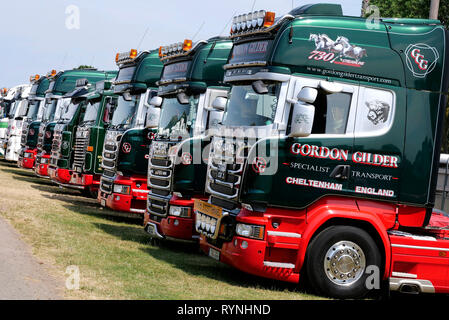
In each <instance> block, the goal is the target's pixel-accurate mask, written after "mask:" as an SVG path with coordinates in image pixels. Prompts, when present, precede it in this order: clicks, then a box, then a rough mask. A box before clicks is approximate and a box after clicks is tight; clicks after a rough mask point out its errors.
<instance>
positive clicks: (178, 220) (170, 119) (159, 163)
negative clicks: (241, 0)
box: [144, 37, 232, 242]
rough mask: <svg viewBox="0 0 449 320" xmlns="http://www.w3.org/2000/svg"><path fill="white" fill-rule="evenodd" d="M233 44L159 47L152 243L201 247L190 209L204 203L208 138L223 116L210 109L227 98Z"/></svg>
mask: <svg viewBox="0 0 449 320" xmlns="http://www.w3.org/2000/svg"><path fill="white" fill-rule="evenodd" d="M231 49H232V41H230V40H229V39H227V38H220V37H214V38H211V39H209V40H207V41H199V42H197V43H196V44H194V45H193V44H192V42H191V41H190V40H186V41H184V43H178V44H174V45H171V46H167V47H161V60H162V61H163V62H164V71H163V75H162V78H161V80H160V81H159V88H158V97H155V98H153V102H152V103H153V104H154V105H156V106H158V107H160V108H161V117H160V121H159V127H158V131H157V134H156V137H155V141H154V142H153V145H152V147H151V151H150V161H149V163H148V186H149V189H150V191H149V193H148V201H147V212H146V214H145V219H144V226H145V230H146V231H147V232H148V233H149V234H150V236H151V237H152V238H153V239H163V240H173V241H188V242H197V241H198V233H196V232H195V230H194V225H195V221H194V215H193V212H192V207H193V203H194V199H195V198H200V199H205V193H204V184H205V180H206V169H207V163H206V162H204V159H203V158H202V154H207V153H208V149H207V147H208V145H209V142H210V137H211V136H212V135H213V134H214V130H215V128H216V126H217V124H218V123H219V122H220V121H221V118H222V115H223V112H222V110H215V109H213V108H212V106H211V104H212V101H214V100H215V98H216V97H226V96H227V94H228V89H229V88H228V86H226V85H224V84H223V76H224V69H223V66H224V64H225V63H226V62H227V60H228V58H229V55H230V52H231Z"/></svg>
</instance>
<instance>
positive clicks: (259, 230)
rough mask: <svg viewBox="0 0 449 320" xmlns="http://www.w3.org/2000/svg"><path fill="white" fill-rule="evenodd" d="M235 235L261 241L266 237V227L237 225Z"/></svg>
mask: <svg viewBox="0 0 449 320" xmlns="http://www.w3.org/2000/svg"><path fill="white" fill-rule="evenodd" d="M235 233H236V234H238V235H239V236H242V237H246V238H252V239H259V240H261V239H263V237H264V227H263V226H258V225H255V224H244V223H237V225H236V226H235Z"/></svg>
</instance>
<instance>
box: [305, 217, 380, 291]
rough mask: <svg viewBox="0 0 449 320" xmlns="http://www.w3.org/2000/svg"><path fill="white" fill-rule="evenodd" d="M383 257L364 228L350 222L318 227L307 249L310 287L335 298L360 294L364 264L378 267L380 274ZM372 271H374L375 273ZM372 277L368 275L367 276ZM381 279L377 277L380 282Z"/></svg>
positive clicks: (365, 280)
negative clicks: (318, 230)
mask: <svg viewBox="0 0 449 320" xmlns="http://www.w3.org/2000/svg"><path fill="white" fill-rule="evenodd" d="M381 263H382V257H381V254H380V252H379V248H378V247H377V245H376V243H375V242H374V240H373V239H372V238H371V236H370V235H369V234H368V233H367V232H366V231H364V230H362V229H359V228H356V227H352V226H332V227H329V228H327V229H325V230H323V231H321V232H320V233H319V234H318V235H317V236H316V238H314V239H313V241H312V242H311V243H310V245H309V247H308V249H307V262H306V269H307V270H306V271H307V276H308V280H309V281H310V284H311V285H312V287H313V288H314V289H315V290H316V291H317V292H318V293H319V294H323V295H326V296H330V297H333V298H338V299H350V298H363V297H364V296H366V295H367V294H368V293H369V292H370V291H371V289H372V288H371V287H370V286H367V284H366V283H367V278H368V276H371V277H372V276H373V274H374V273H372V272H370V273H367V270H366V269H367V267H370V269H369V270H370V271H371V270H372V268H373V267H372V266H375V267H377V269H375V270H377V271H379V272H378V273H377V274H378V275H379V277H382V268H381ZM377 274H375V275H377ZM370 280H371V279H370ZM380 281H381V279H378V283H380Z"/></svg>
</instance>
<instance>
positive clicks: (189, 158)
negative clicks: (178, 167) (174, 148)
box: [181, 152, 192, 165]
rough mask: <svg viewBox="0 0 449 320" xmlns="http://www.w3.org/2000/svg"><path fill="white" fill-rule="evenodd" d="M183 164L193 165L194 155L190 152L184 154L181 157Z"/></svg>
mask: <svg viewBox="0 0 449 320" xmlns="http://www.w3.org/2000/svg"><path fill="white" fill-rule="evenodd" d="M181 162H182V164H186V165H187V164H191V163H192V155H191V154H190V153H188V152H184V153H183V154H182V156H181Z"/></svg>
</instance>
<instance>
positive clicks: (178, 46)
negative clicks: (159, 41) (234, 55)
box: [159, 39, 193, 60]
mask: <svg viewBox="0 0 449 320" xmlns="http://www.w3.org/2000/svg"><path fill="white" fill-rule="evenodd" d="M192 49H193V42H192V40H189V39H185V40H184V42H177V43H173V44H171V45H169V46H162V47H159V58H161V60H164V59H167V58H173V57H179V56H183V55H186V54H188V53H189V51H190V50H192Z"/></svg>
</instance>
